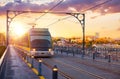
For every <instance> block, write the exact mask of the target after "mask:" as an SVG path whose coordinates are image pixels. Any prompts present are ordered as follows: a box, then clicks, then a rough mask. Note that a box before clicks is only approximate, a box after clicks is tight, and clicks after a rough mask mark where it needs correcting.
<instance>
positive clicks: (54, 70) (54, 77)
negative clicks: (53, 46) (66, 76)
mask: <svg viewBox="0 0 120 79" xmlns="http://www.w3.org/2000/svg"><path fill="white" fill-rule="evenodd" d="M52 71H53V72H52V79H58V68H57V66H56V65H55V66H54V67H53V69H52Z"/></svg>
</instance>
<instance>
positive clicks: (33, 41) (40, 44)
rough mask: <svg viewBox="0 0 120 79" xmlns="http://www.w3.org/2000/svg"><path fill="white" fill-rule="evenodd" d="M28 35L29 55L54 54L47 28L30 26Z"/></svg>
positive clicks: (45, 55) (42, 55)
mask: <svg viewBox="0 0 120 79" xmlns="http://www.w3.org/2000/svg"><path fill="white" fill-rule="evenodd" d="M28 36H29V45H30V54H31V55H33V56H35V57H50V56H53V55H54V51H53V50H52V39H51V34H50V32H49V30H48V29H47V28H31V29H30V31H29V33H28Z"/></svg>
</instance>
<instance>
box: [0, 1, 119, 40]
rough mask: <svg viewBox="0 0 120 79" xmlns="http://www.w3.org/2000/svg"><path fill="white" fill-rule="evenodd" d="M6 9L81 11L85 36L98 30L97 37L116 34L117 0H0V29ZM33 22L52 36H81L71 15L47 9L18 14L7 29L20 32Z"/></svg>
mask: <svg viewBox="0 0 120 79" xmlns="http://www.w3.org/2000/svg"><path fill="white" fill-rule="evenodd" d="M106 1H107V2H106ZM102 3H103V4H102ZM99 4H102V5H99ZM56 5H57V6H56ZM55 6H56V7H55ZM53 7H54V8H53ZM6 10H19V11H40V12H65V13H66V12H70V13H84V14H85V34H86V36H93V35H95V33H99V36H100V37H111V38H120V35H119V33H120V0H21V1H19V0H0V31H1V32H5V31H6ZM9 16H10V17H13V16H14V14H13V13H10V14H9ZM33 25H35V27H36V28H49V31H50V32H51V35H52V36H53V37H82V25H81V24H80V23H79V21H78V20H77V19H76V18H75V17H73V16H71V15H67V14H51V13H46V14H44V13H30V12H29V13H23V14H20V15H18V16H16V17H15V18H14V19H13V20H12V22H11V24H10V33H11V34H14V35H17V34H22V33H24V32H26V31H27V30H29V29H30V28H31V27H32V26H33ZM20 29H21V30H20Z"/></svg>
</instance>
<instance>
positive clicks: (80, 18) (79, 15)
mask: <svg viewBox="0 0 120 79" xmlns="http://www.w3.org/2000/svg"><path fill="white" fill-rule="evenodd" d="M66 14H69V15H72V16H74V17H75V18H76V19H77V20H78V21H79V23H80V24H81V26H82V58H84V55H85V14H83V13H66Z"/></svg>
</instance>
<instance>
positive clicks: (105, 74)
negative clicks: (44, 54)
mask: <svg viewBox="0 0 120 79" xmlns="http://www.w3.org/2000/svg"><path fill="white" fill-rule="evenodd" d="M43 62H44V63H47V64H48V65H51V66H54V65H57V67H58V69H59V70H60V71H61V72H63V73H64V74H66V75H68V76H69V79H120V65H118V64H110V63H105V62H98V61H93V60H88V59H81V58H78V57H73V56H65V55H55V56H54V57H52V58H43Z"/></svg>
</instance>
